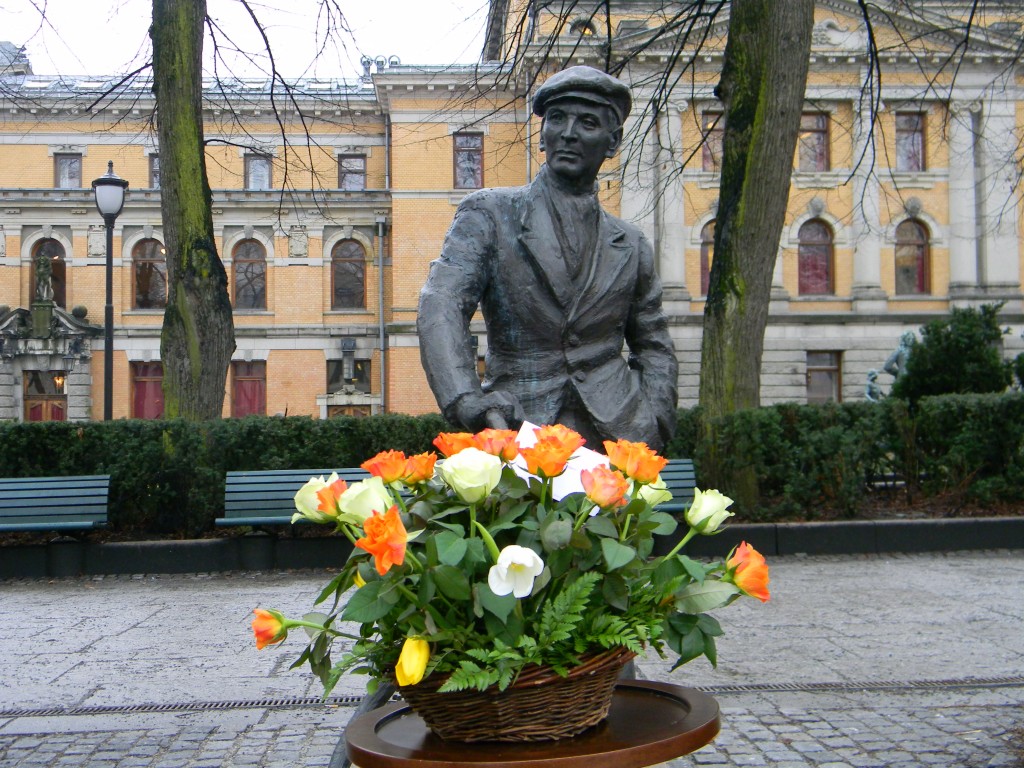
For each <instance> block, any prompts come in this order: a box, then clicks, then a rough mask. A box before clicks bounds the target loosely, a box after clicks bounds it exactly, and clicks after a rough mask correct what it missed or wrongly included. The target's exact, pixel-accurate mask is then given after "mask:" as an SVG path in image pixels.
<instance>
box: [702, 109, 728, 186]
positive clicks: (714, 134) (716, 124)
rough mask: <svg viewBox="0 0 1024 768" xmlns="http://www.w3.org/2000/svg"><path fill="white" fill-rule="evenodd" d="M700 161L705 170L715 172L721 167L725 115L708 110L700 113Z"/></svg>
mask: <svg viewBox="0 0 1024 768" xmlns="http://www.w3.org/2000/svg"><path fill="white" fill-rule="evenodd" d="M700 125H701V135H702V136H703V144H702V145H701V162H702V167H703V169H704V170H705V171H711V172H714V173H717V172H718V171H720V170H721V168H722V141H723V139H724V138H725V115H723V114H722V113H721V112H718V111H708V112H704V113H703V114H702V115H701V120H700Z"/></svg>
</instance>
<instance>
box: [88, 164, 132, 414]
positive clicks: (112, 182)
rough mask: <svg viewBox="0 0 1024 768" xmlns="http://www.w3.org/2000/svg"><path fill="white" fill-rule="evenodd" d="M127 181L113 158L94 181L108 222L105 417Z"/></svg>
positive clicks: (110, 396) (109, 409)
mask: <svg viewBox="0 0 1024 768" xmlns="http://www.w3.org/2000/svg"><path fill="white" fill-rule="evenodd" d="M127 189H128V182H127V181H125V180H124V179H122V178H120V177H118V176H115V175H114V161H113V160H111V161H110V162H108V163H107V173H106V175H104V176H100V177H99V178H98V179H96V181H94V182H93V183H92V191H93V194H94V195H95V196H96V208H97V209H98V210H99V212H100V215H101V216H103V223H104V224H106V225H107V303H106V305H105V306H104V307H103V324H104V329H103V331H104V333H103V420H104V421H110V419H111V418H113V413H114V389H113V384H114V303H113V302H114V221H115V220H116V219H117V217H118V215H119V214H120V213H121V209H122V208H123V207H124V193H125V191H126V190H127Z"/></svg>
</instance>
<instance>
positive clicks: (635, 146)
mask: <svg viewBox="0 0 1024 768" xmlns="http://www.w3.org/2000/svg"><path fill="white" fill-rule="evenodd" d="M634 100H635V101H636V102H640V97H639V96H635V97H634ZM641 103H642V102H641ZM654 134H655V131H654V130H653V129H652V128H651V126H650V125H647V124H645V123H644V122H643V116H642V115H631V116H629V117H627V118H626V122H625V124H624V125H623V134H622V135H623V146H622V148H621V149H620V150H619V162H620V164H621V165H620V168H619V172H620V173H621V175H622V193H621V196H620V199H619V216H620V217H621V218H622V219H624V220H625V221H628V222H631V223H633V224H635V225H636V226H638V227H640V231H641V232H643V233H644V237H646V238H647V239H648V240H650V241H651V244H652V245H653V246H654V247H655V249H657V231H656V227H655V210H656V208H657V187H658V183H657V174H656V166H657V159H658V148H657V136H655V135H654ZM627 142H628V143H627Z"/></svg>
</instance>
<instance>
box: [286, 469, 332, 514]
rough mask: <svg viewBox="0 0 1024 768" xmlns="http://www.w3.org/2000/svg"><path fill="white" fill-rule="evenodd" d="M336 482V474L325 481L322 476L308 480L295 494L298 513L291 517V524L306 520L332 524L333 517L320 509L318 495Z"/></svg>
mask: <svg viewBox="0 0 1024 768" xmlns="http://www.w3.org/2000/svg"><path fill="white" fill-rule="evenodd" d="M337 480H338V473H337V472H333V473H332V474H331V476H330V477H329V478H327V479H326V480H324V477H323V475H321V476H320V477H311V478H309V480H307V481H306V484H305V485H304V486H302V487H301V488H299V490H298V491H297V492H296V494H295V508H296V509H297V510H299V511H298V512H296V513H295V514H294V515H292V522H293V523H294V522H296V521H298V520H301V519H302V518H306V519H307V520H310V521H312V522H314V523H333V522H334V520H335V519H334V517H332V516H331V515H329V514H326V513H325V512H324V511H323V510H322V509H320V507H321V506H322V504H321V498H320V496H319V493H320V492H321V491H322V490H324V489H325V488H329V487H330V486H332V485H333V484H334V483H336V482H337Z"/></svg>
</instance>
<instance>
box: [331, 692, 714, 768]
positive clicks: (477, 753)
mask: <svg viewBox="0 0 1024 768" xmlns="http://www.w3.org/2000/svg"><path fill="white" fill-rule="evenodd" d="M717 734H718V703H717V702H716V701H715V700H714V699H713V698H711V697H710V696H708V695H707V694H704V693H701V692H700V691H697V690H694V689H693V688H682V687H680V686H678V685H669V684H668V683H655V682H647V681H623V682H620V683H617V684H616V686H615V694H614V696H613V697H612V706H611V710H610V711H609V712H608V718H607V719H606V720H604V721H603V722H602V723H600V724H599V725H596V726H594V727H593V728H590V729H589V730H587V731H585V732H584V733H582V734H580V735H579V736H576V737H575V738H571V739H561V740H558V741H539V742H522V743H520V742H493V741H492V742H478V743H474V744H463V743H459V742H449V741H443V740H442V739H440V738H439V737H437V736H435V735H434V734H433V733H431V732H430V730H429V729H428V728H427V726H426V725H425V724H424V723H423V720H422V719H420V717H419V716H418V715H416V713H414V712H413V711H412V710H411V709H410V708H409V705H408V704H405V703H404V702H398V703H395V704H390V705H388V706H386V707H382V708H381V709H378V710H375V711H373V712H369V713H367V714H365V715H362V716H361V717H359V718H357V719H356V720H353V721H352V722H351V723H350V724H349V726H348V730H347V731H346V734H345V736H346V740H347V742H348V756H349V759H350V760H351V761H352V763H353V764H354V765H357V766H359V768H500V766H512V767H513V768H550V767H551V766H556V768H643V766H650V765H656V764H658V763H663V762H666V761H668V760H672V759H674V758H677V757H680V756H682V755H687V754H689V753H690V752H694V751H696V750H698V749H700V748H701V747H703V746H705V745H706V744H708V743H710V742H711V740H712V739H713V738H715V736H716V735H717Z"/></svg>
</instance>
